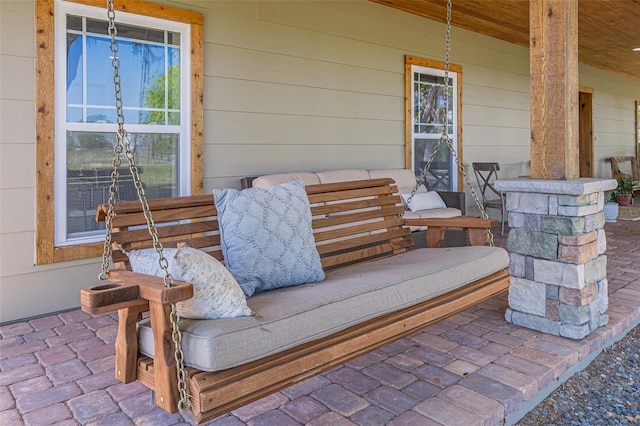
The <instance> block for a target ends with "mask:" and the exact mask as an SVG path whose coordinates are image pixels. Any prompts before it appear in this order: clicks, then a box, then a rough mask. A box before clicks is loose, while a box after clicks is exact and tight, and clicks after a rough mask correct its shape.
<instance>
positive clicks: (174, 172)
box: [67, 132, 179, 238]
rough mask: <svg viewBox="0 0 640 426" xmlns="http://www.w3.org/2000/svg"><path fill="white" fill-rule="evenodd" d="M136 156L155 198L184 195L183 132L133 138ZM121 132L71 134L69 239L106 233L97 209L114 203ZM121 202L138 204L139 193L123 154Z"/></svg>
mask: <svg viewBox="0 0 640 426" xmlns="http://www.w3.org/2000/svg"><path fill="white" fill-rule="evenodd" d="M129 136H130V141H131V146H132V149H133V152H134V158H135V161H136V164H137V165H138V168H139V171H140V178H141V180H142V182H143V185H144V189H145V193H146V195H147V197H149V198H159V197H175V196H177V195H178V183H179V182H178V174H179V171H178V166H177V164H178V161H177V159H178V145H179V136H178V135H177V134H149V133H146V134H130V135H129ZM114 144H115V134H113V133H97V132H67V238H77V237H82V236H89V235H93V234H100V233H101V232H102V230H103V229H104V225H98V224H96V222H95V213H96V207H97V206H98V205H99V204H101V203H105V202H107V201H108V199H109V186H110V185H111V170H112V165H111V164H112V160H113V156H114V154H113V146H114ZM117 199H118V200H135V199H137V192H136V189H135V186H134V184H133V178H132V176H131V173H130V171H129V169H128V163H127V161H126V159H124V156H123V162H122V167H121V169H120V179H119V184H118V193H117Z"/></svg>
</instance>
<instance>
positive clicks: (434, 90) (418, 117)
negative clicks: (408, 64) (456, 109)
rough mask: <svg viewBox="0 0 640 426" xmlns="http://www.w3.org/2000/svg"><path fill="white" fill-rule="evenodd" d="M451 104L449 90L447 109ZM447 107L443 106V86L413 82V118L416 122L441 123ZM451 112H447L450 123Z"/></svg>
mask: <svg viewBox="0 0 640 426" xmlns="http://www.w3.org/2000/svg"><path fill="white" fill-rule="evenodd" d="M452 105H453V99H452V91H451V89H450V90H449V111H451V107H452ZM445 114H447V108H445V100H444V86H441V85H439V84H429V83H419V82H416V83H415V84H414V120H415V123H416V124H442V122H443V120H444V118H445ZM452 119H453V115H452V114H447V121H448V122H449V123H451V120H452Z"/></svg>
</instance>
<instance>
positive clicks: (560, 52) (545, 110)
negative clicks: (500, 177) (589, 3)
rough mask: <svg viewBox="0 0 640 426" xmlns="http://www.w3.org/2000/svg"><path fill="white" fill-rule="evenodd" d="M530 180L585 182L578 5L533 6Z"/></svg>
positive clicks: (540, 1)
mask: <svg viewBox="0 0 640 426" xmlns="http://www.w3.org/2000/svg"><path fill="white" fill-rule="evenodd" d="M529 22H530V28H529V35H530V65H529V67H530V74H531V177H532V178H534V179H575V178H578V177H579V176H580V170H579V156H578V154H579V152H578V149H579V148H578V147H579V139H578V132H579V129H578V0H531V1H530V2H529Z"/></svg>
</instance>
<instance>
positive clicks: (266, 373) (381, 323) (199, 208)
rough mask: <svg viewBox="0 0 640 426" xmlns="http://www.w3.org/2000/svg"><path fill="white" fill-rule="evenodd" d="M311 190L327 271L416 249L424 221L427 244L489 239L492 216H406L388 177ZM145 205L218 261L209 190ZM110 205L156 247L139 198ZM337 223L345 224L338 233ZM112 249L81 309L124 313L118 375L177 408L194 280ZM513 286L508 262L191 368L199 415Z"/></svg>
mask: <svg viewBox="0 0 640 426" xmlns="http://www.w3.org/2000/svg"><path fill="white" fill-rule="evenodd" d="M306 190H307V194H308V197H309V201H310V203H311V206H312V207H311V212H312V216H313V225H312V226H313V228H314V235H315V236H316V245H317V246H318V248H319V252H320V253H321V259H322V264H323V268H325V270H333V269H336V268H349V267H350V266H351V265H354V264H361V263H364V262H372V261H373V262H375V260H377V259H379V258H388V257H392V256H395V255H397V254H400V253H404V252H406V251H408V250H410V249H412V246H413V239H412V238H411V232H410V230H409V225H411V226H428V230H427V245H428V247H439V245H440V243H441V242H442V239H443V236H444V232H445V230H447V229H465V230H467V231H468V240H469V243H470V244H471V245H487V242H488V229H489V227H490V225H491V221H488V220H483V219H480V218H477V217H467V216H462V217H455V218H451V219H412V220H405V219H403V218H402V216H401V215H402V212H403V208H402V207H401V205H400V203H401V200H400V197H399V196H397V195H394V194H397V188H396V186H395V183H394V181H393V180H392V179H388V178H387V179H369V180H362V181H350V182H340V183H331V184H320V185H310V186H307V187H306ZM149 206H150V208H151V211H152V213H153V217H154V220H155V222H156V223H157V224H163V226H158V233H159V237H160V238H161V239H162V241H163V245H164V246H165V247H171V246H175V245H176V244H177V243H178V242H181V241H185V242H187V243H188V244H189V245H190V246H191V247H194V248H202V249H204V250H208V252H209V253H210V254H211V255H212V256H214V257H216V258H217V259H219V260H222V252H221V251H220V246H219V244H220V235H219V232H218V229H219V228H218V222H217V217H216V214H217V212H216V209H215V206H214V202H213V196H212V195H197V196H188V197H178V198H167V199H159V200H150V201H149ZM107 211H108V205H106V204H105V205H101V206H99V207H98V213H97V219H98V220H99V221H101V220H104V219H105V216H106V213H107ZM114 212H115V216H114V217H113V224H114V229H113V233H112V242H113V243H114V244H116V243H117V244H120V245H121V246H122V247H124V248H125V249H126V250H133V249H136V248H146V247H150V246H151V245H152V241H151V238H150V236H149V232H148V231H147V230H146V229H135V228H134V229H131V227H136V226H139V225H144V223H145V219H144V215H143V213H142V209H141V206H140V203H138V202H136V201H131V202H121V203H117V204H116V205H115V209H114ZM372 220H373V221H374V223H375V224H376V225H375V226H374V227H375V232H372V231H374V229H373V228H372V225H371V223H372V222H371V221H372ZM336 225H342V227H340V228H339V230H338V231H336V230H335V227H336ZM327 227H329V230H327V229H326V228H327ZM323 228H324V229H323ZM322 232H338V233H339V235H337V234H333V235H335V236H337V237H339V238H337V240H331V241H327V240H326V239H324V238H323V237H319V235H322ZM363 234H366V236H364V237H363ZM325 235H327V234H325ZM442 250H446V249H442ZM112 256H113V262H114V264H115V266H116V269H114V270H112V271H110V273H109V283H108V284H105V285H101V286H97V287H91V288H86V289H84V290H82V292H81V304H82V309H83V310H84V311H85V312H88V313H91V314H100V313H105V312H111V311H116V310H117V311H118V334H117V338H116V343H115V345H116V360H115V373H116V378H117V379H118V380H119V381H121V382H123V383H130V382H133V381H136V380H137V381H140V382H141V383H143V384H144V385H146V386H147V387H149V388H151V389H153V390H154V391H155V394H156V403H157V405H158V406H160V407H162V408H163V409H164V410H166V411H167V412H169V413H175V412H177V406H178V401H179V399H180V398H179V391H178V386H177V381H178V379H177V367H176V365H177V362H176V359H175V352H174V351H175V345H174V339H173V337H172V324H171V320H170V312H171V309H170V303H173V302H177V301H180V300H186V299H188V298H190V297H192V295H193V287H192V285H191V284H189V283H181V282H175V283H174V286H173V287H165V285H164V282H163V279H162V278H158V277H152V276H147V275H142V274H137V273H134V272H131V271H130V267H129V264H128V259H127V257H126V256H125V255H124V254H122V253H120V252H119V251H116V250H114V251H113V254H112ZM427 260H428V259H425V261H427ZM320 285H321V283H320ZM508 285H509V276H508V273H507V271H506V268H505V269H502V270H499V271H497V272H494V273H492V274H489V275H487V276H477V277H476V279H474V280H473V281H472V282H470V283H468V284H465V285H463V286H461V287H458V288H456V289H455V290H452V291H449V292H447V293H444V294H442V295H439V296H437V297H434V298H431V299H429V300H426V301H421V302H420V303H416V304H414V305H412V306H410V307H407V308H404V309H401V310H398V311H394V312H391V313H386V314H383V315H380V316H379V317H376V318H373V319H370V320H367V321H365V322H363V323H360V324H357V325H353V326H350V327H348V328H345V329H343V330H340V331H338V332H334V333H333V334H330V335H328V336H326V337H323V338H321V339H317V340H314V341H309V342H305V343H302V344H299V345H297V346H295V347H293V348H290V349H287V350H285V351H283V352H280V353H277V354H275V355H271V356H267V357H265V358H263V359H260V360H257V361H253V362H249V363H246V364H242V365H240V366H237V367H233V368H229V369H226V370H222V371H215V372H203V371H199V370H196V369H194V368H190V367H186V368H185V373H186V376H187V379H186V381H187V389H188V394H189V395H190V401H191V411H192V412H193V414H194V416H195V420H196V422H198V423H200V422H203V421H206V420H209V419H212V418H214V417H216V416H219V415H222V414H224V413H227V412H229V411H231V410H233V409H235V408H238V407H241V406H243V405H245V404H248V403H250V402H252V401H255V400H257V399H259V398H262V397H264V396H267V395H269V394H271V393H273V392H276V391H278V390H280V389H283V388H285V387H287V386H290V385H292V384H295V383H297V382H299V381H301V380H304V379H306V378H309V377H312V376H314V375H316V374H318V373H321V372H323V371H326V370H328V369H331V368H333V367H335V366H337V365H340V364H342V363H344V362H346V361H349V360H350V359H353V358H355V357H357V356H359V355H362V354H365V353H367V352H370V351H372V350H374V349H377V348H379V347H381V346H383V345H386V344H388V343H390V342H393V341H394V340H397V339H399V338H402V337H405V336H407V335H409V334H411V333H414V332H416V331H417V330H419V329H421V328H423V327H425V326H427V325H429V324H433V323H435V322H438V321H440V320H443V319H445V318H447V317H449V316H451V315H454V314H456V313H458V312H460V311H462V310H464V309H467V308H469V307H471V306H473V305H476V304H478V303H481V302H482V301H484V300H487V299H489V298H491V297H493V296H495V295H497V294H500V293H502V292H504V291H506V290H507V288H508ZM147 312H148V314H147ZM147 315H148V316H149V317H150V321H151V328H152V330H153V337H154V348H155V351H154V358H153V359H151V358H149V357H147V356H145V355H143V354H141V353H139V351H138V337H137V322H138V321H139V320H140V319H141V318H142V317H143V316H147ZM209 321H216V320H209Z"/></svg>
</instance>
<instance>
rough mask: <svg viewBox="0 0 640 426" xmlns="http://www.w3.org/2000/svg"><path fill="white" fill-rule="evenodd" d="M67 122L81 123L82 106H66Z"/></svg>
mask: <svg viewBox="0 0 640 426" xmlns="http://www.w3.org/2000/svg"><path fill="white" fill-rule="evenodd" d="M67 122H69V123H82V108H67Z"/></svg>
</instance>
